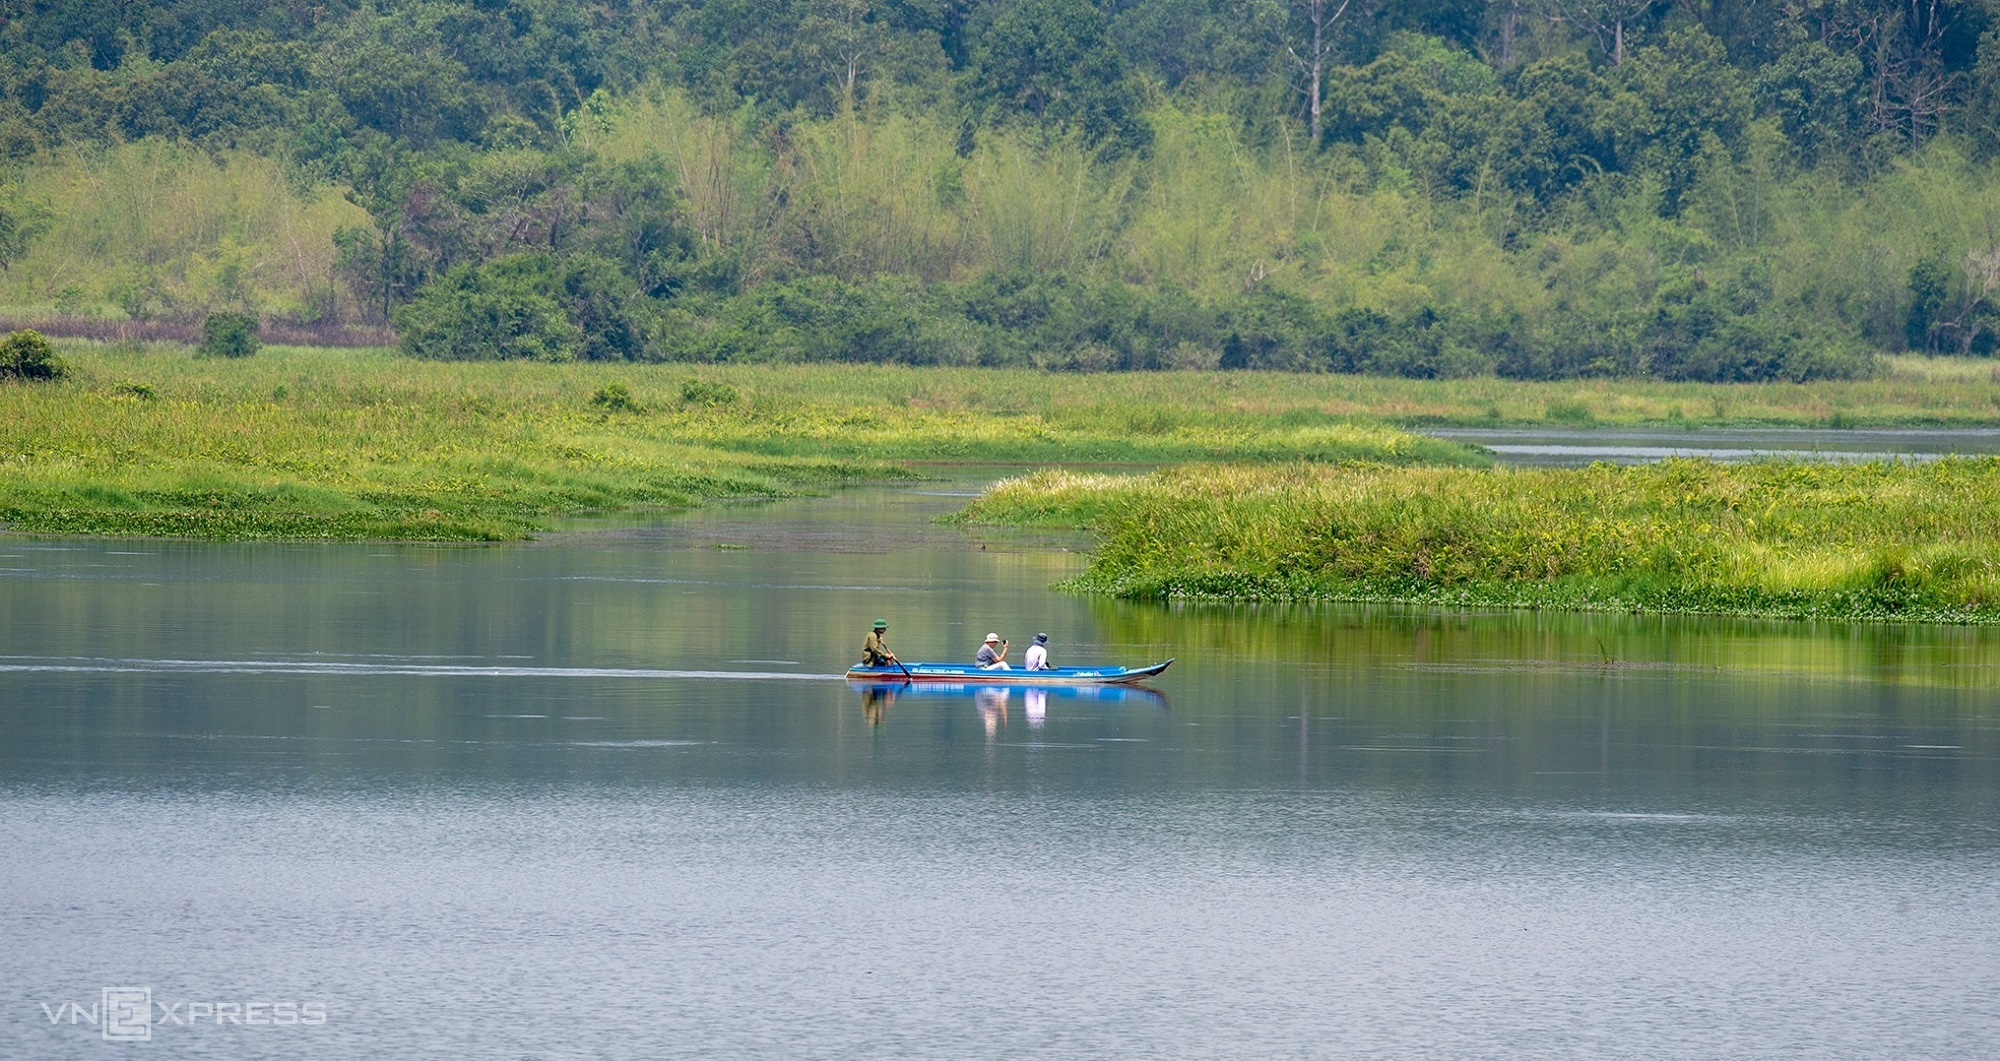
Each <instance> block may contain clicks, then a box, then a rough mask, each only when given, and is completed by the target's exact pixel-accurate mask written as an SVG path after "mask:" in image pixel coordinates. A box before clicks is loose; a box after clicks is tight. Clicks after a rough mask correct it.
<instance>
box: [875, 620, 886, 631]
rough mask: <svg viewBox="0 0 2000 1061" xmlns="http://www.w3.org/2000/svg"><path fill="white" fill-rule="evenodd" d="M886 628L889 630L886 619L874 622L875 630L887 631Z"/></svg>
mask: <svg viewBox="0 0 2000 1061" xmlns="http://www.w3.org/2000/svg"><path fill="white" fill-rule="evenodd" d="M888 628H889V620H887V619H877V620H875V629H877V630H887V629H888Z"/></svg>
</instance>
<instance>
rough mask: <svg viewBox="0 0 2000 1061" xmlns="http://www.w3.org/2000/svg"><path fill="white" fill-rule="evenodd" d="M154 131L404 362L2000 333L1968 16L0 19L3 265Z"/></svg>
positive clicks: (1835, 352)
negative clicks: (258, 217)
mask: <svg viewBox="0 0 2000 1061" xmlns="http://www.w3.org/2000/svg"><path fill="white" fill-rule="evenodd" d="M159 140H166V141H174V142H179V143H183V144H187V145H191V146H194V147H197V148H199V149H201V150H204V151H207V152H210V153H212V154H213V155H214V156H215V157H217V158H226V157H230V155H231V153H249V154H253V155H257V156H262V157H264V158H268V159H275V160H279V161H280V162H281V163H282V166H283V168H284V172H285V173H286V174H288V175H289V179H290V180H291V181H292V182H293V184H294V185H295V186H296V187H298V188H301V189H308V188H314V187H334V188H338V189H340V190H341V191H342V193H343V194H344V195H346V196H347V197H348V198H349V199H351V200H352V201H353V202H354V203H355V204H356V205H358V206H359V207H360V208H362V210H364V211H365V212H366V216H367V218H368V219H369V220H368V222H367V223H366V224H353V225H348V226H347V227H345V228H342V229H341V230H340V231H339V232H338V233H336V234H335V235H334V236H333V243H334V248H333V257H334V260H335V261H336V263H337V269H336V272H337V291H335V292H333V293H332V295H321V294H312V293H307V294H302V295H300V296H299V297H298V299H297V301H298V302H299V304H300V305H301V306H304V307H308V308H310V310H311V312H315V313H321V314H326V313H332V314H336V315H340V316H344V317H348V318H352V319H356V320H361V321H371V322H382V321H386V322H390V323H393V325H394V326H395V328H396V331H397V333H398V335H399V336H400V337H401V341H402V343H403V344H404V346H405V348H406V349H407V350H408V351H409V352H410V353H412V354H414V355H417V356H423V357H436V358H513V357H525V358H541V359H568V358H592V359H677V360H758V359H763V360H771V359H777V360H860V361H893V362H902V363H911V364H929V363H951V364H1040V365H1044V366H1047V367H1050V368H1061V369H1077V370H1104V369H1152V368H1170V367H1181V366H1220V367H1225V368H1273V369H1287V370H1307V371H1335V372H1386V373H1395V374H1403V375H1412V376H1448V375H1465V374H1477V373H1486V372H1500V373H1503V374H1508V375H1514V376H1523V377H1533V378H1560V377H1568V376H1577V375H1635V374H1636V375H1652V376H1659V377H1664V378H1687V379H1742V380H1757V379H1804V378H1813V377H1819V376H1827V375H1853V374H1860V373H1865V372H1867V371H1869V369H1870V364H1871V358H1872V356H1873V354H1874V353H1876V352H1878V351H1896V350H1903V349H1916V350H1927V351H1932V352H1940V353H1955V354H1970V355H1981V356H1990V355H1992V354H1993V353H1994V351H1995V349H1996V347H2000V298H1996V295H1997V294H2000V176H1996V170H1995V168H1994V167H1995V161H1996V159H2000V0H1957V2H1953V0H1775V2H1774V0H1414V2H1410V3H1389V2H1387V0H1113V2H1104V3H1099V2H1094V0H975V2H963V3H962V2H957V0H953V2H942V0H702V2H693V0H680V2H668V3H654V2H647V0H606V2H603V3H598V4H592V5H577V4H571V3H566V2H562V0H373V2H359V0H324V2H320V3H312V4H307V3H303V2H298V3H277V4H272V3H264V2H251V0H193V2H171V3H170V2H152V3H148V2H135V0H25V2H22V3H18V4H9V5H5V7H4V9H0V158H5V159H8V160H11V164H12V166H13V172H14V173H15V177H14V179H13V180H12V181H10V182H6V183H5V184H4V186H0V269H8V268H11V267H12V266H11V264H10V263H13V262H17V261H21V260H23V259H24V258H25V256H26V255H27V254H28V253H29V248H30V247H31V246H32V244H33V242H34V240H35V239H36V238H37V234H38V233H39V232H40V231H42V229H43V228H44V227H46V226H47V225H48V224H49V213H50V210H51V207H50V206H49V204H47V203H38V202H37V201H36V199H35V191H34V185H33V182H32V181H31V180H30V179H29V175H31V174H33V173H36V172H40V170H38V167H49V166H56V165H62V164H64V163H63V161H62V160H63V159H64V158H66V157H69V156H67V155H66V154H65V152H77V151H95V150H115V149H117V146H118V145H121V144H133V143H139V142H148V141H159ZM1884 204H1889V205H1892V206H1893V205H1896V204H1902V205H1904V206H1907V207H1908V209H1909V211H1910V212H1909V213H1908V216H1909V217H1910V218H1913V219H1914V221H1913V222H1912V223H1913V224H1915V226H1916V227H1915V228H1914V229H1908V228H1907V226H1906V230H1905V231H1904V232H1903V233H1902V237H1901V238H1902V240H1903V243H1902V244H1901V245H1896V244H1895V243H1894V240H1895V238H1896V237H1895V234H1894V233H1892V232H1890V231H1888V228H1887V222H1885V221H1881V220H1880V219H1881V218H1884V217H1887V216H1889V211H1887V210H1885V209H1883V206H1884ZM1912 204H1914V205H1912ZM67 208H68V207H60V206H59V209H67ZM1280 215H1282V221H1279V222H1270V221H1268V219H1270V218H1273V217H1278V216H1280ZM1260 217H1262V218H1264V219H1266V222H1265V223H1264V227H1263V228H1261V229H1260V228H1258V227H1257V226H1258V225H1259V223H1260V222H1259V218H1260ZM1870 226H1877V227H1872V228H1871V227H1870ZM1883 247H1888V248H1889V249H1888V250H1886V251H1884V250H1883V249H1882V248H1883ZM1884 261H1893V262H1895V263H1896V265H1895V267H1894V268H1893V270H1891V271H1892V272H1893V274H1894V275H1892V276H1888V277H1887V278H1884V277H1883V276H1882V275H1881V274H1882V271H1883V270H1882V264H1883V262H1884ZM329 290H331V289H329ZM336 295H337V297H333V296H336ZM110 297H111V298H112V300H113V301H115V302H117V303H118V304H119V305H123V306H129V307H130V309H129V310H128V311H129V312H134V313H137V312H142V311H144V307H145V305H146V297H145V292H144V291H139V290H136V289H135V290H134V291H133V292H132V293H130V294H129V295H127V296H121V295H119V294H113V295H111V296H110ZM259 299H260V294H259V292H257V291H256V290H252V289H250V288H249V287H246V286H244V285H242V284H241V283H238V285H237V287H235V288H231V289H229V293H228V295H227V299H226V301H230V302H232V303H233V304H234V305H235V306H236V308H239V309H247V310H253V311H254V310H259V309H260V308H263V307H261V306H260V302H259ZM308 304H309V305H308ZM297 312H306V309H299V310H297Z"/></svg>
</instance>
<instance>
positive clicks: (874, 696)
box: [861, 685, 896, 726]
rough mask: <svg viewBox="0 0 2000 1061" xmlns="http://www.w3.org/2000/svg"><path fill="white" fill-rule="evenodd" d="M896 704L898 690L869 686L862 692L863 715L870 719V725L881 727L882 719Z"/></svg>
mask: <svg viewBox="0 0 2000 1061" xmlns="http://www.w3.org/2000/svg"><path fill="white" fill-rule="evenodd" d="M895 704H896V690H894V689H884V688H882V687H880V686H873V685H871V686H869V687H868V688H866V689H863V690H861V713H862V714H863V715H865V716H867V718H868V724H869V725H871V726H879V725H881V724H882V717H883V716H884V715H887V714H888V713H889V709H890V708H891V707H894V706H895Z"/></svg>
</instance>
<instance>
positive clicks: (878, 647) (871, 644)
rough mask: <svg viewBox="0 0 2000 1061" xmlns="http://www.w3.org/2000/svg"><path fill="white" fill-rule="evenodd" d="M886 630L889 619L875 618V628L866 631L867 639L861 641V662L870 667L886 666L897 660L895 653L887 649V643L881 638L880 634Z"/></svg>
mask: <svg viewBox="0 0 2000 1061" xmlns="http://www.w3.org/2000/svg"><path fill="white" fill-rule="evenodd" d="M888 632H889V620H887V619H877V620H875V628H874V629H872V630H870V631H868V637H867V639H866V640H864V641H862V642H861V662H863V663H865V664H867V665H868V666H870V667H886V666H888V665H889V664H891V663H895V662H897V660H896V654H895V653H894V652H891V651H889V646H888V644H887V643H885V642H884V641H883V640H882V635H883V634H886V633H888Z"/></svg>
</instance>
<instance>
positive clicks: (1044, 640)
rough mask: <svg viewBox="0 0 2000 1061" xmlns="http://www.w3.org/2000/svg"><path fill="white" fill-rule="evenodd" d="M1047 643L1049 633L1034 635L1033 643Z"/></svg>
mask: <svg viewBox="0 0 2000 1061" xmlns="http://www.w3.org/2000/svg"><path fill="white" fill-rule="evenodd" d="M1048 643H1049V635H1047V634H1036V635H1035V644H1037V645H1046V644H1048Z"/></svg>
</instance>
